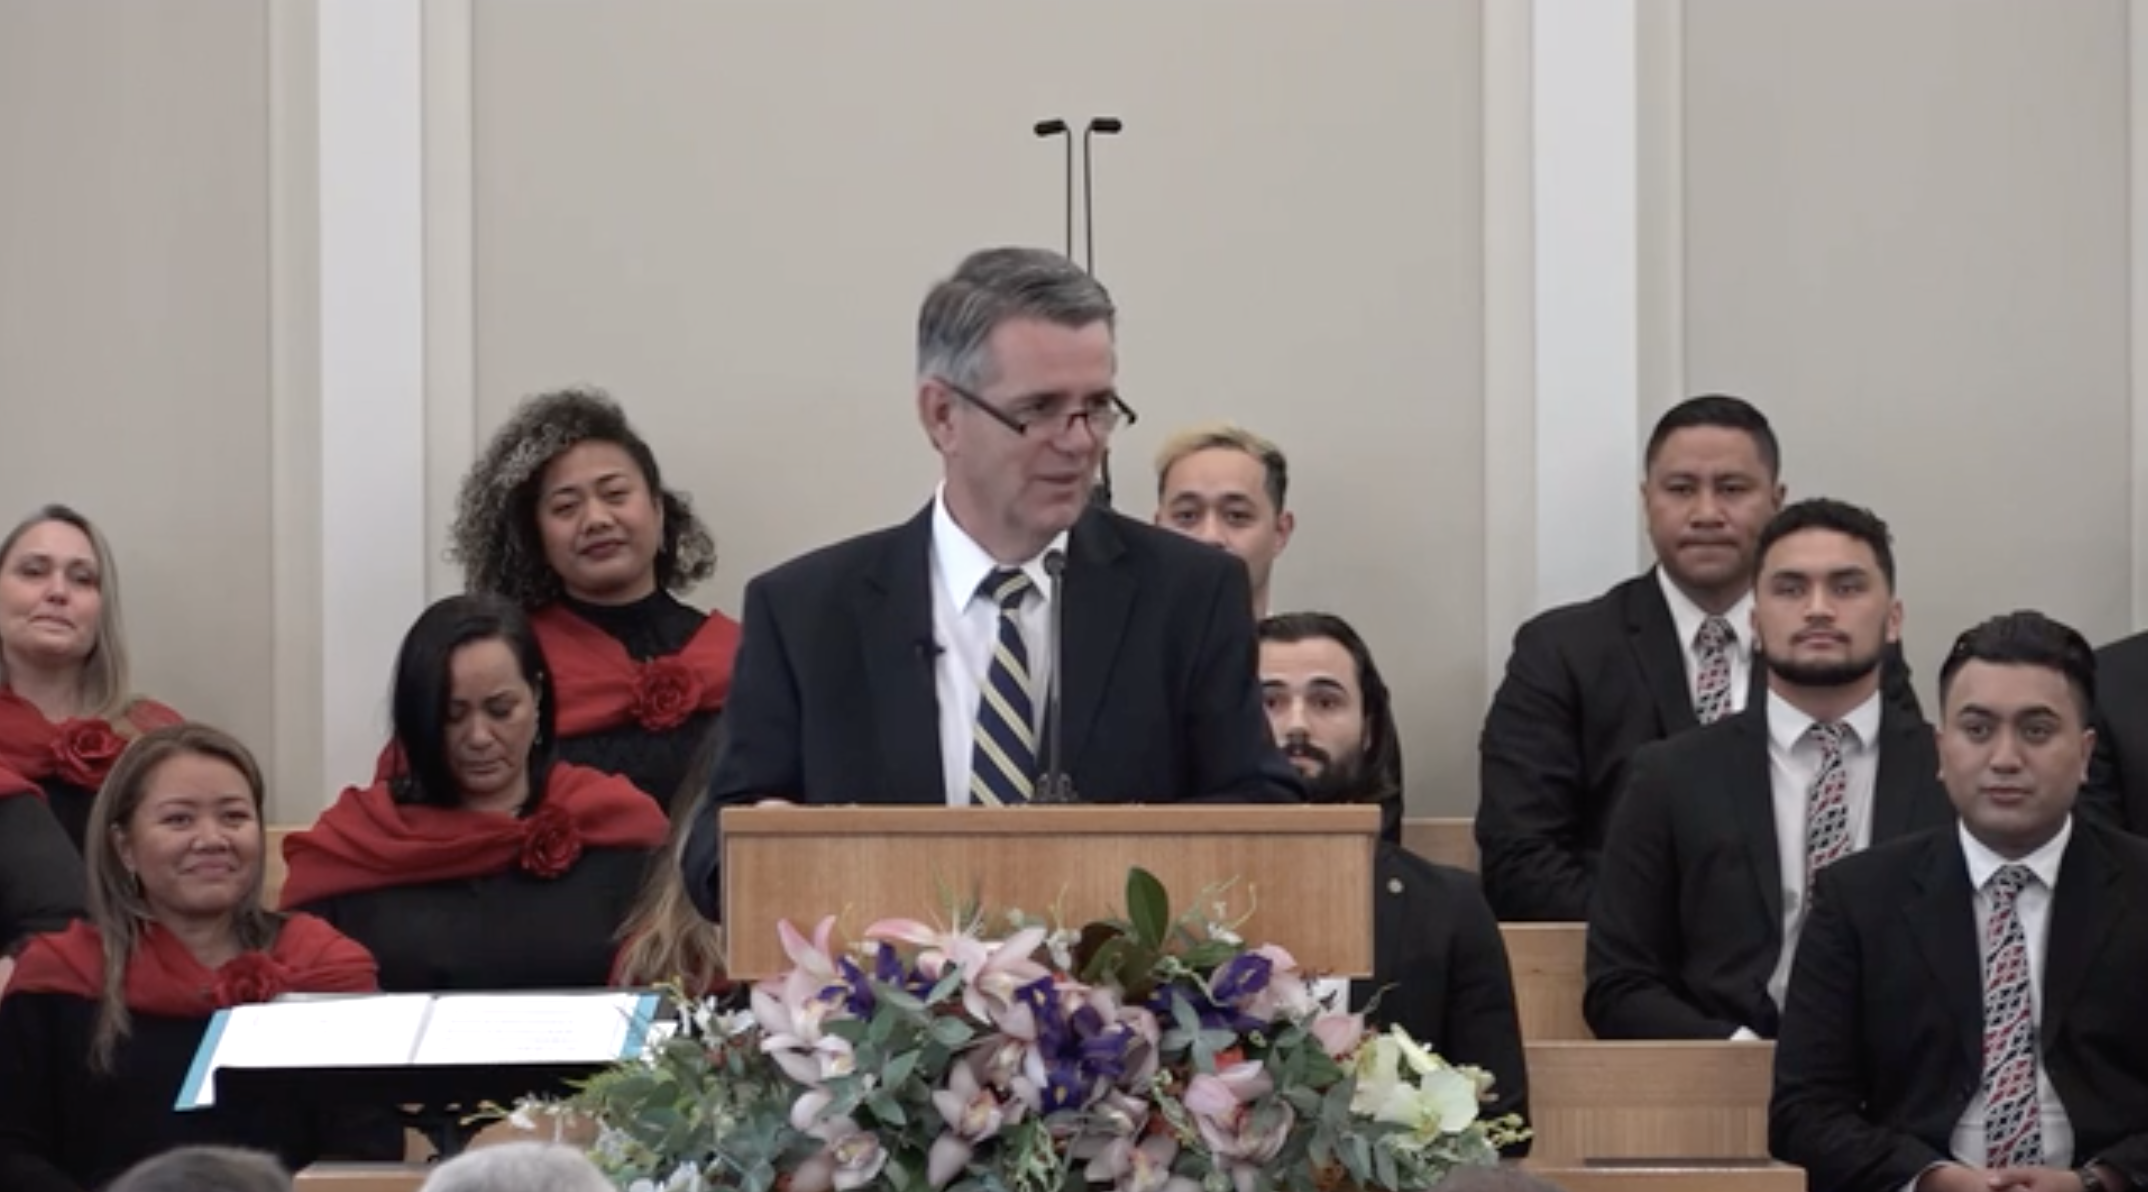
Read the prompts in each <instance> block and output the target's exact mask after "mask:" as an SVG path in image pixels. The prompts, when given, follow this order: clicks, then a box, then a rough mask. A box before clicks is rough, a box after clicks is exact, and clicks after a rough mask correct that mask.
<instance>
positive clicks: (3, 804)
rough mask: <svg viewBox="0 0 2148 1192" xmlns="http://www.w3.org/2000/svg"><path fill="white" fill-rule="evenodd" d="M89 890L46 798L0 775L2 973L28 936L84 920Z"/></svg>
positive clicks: (0, 976)
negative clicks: (84, 906)
mask: <svg viewBox="0 0 2148 1192" xmlns="http://www.w3.org/2000/svg"><path fill="white" fill-rule="evenodd" d="M87 890H88V881H87V879H86V878H85V877H84V876H83V872H82V855H81V854H80V853H78V852H76V851H75V848H74V846H73V845H71V844H69V843H68V841H67V833H66V832H64V831H62V830H61V829H60V824H59V821H58V820H56V819H53V818H52V811H51V810H50V809H49V808H47V807H46V806H45V792H43V791H41V790H39V789H38V788H37V786H36V784H34V783H32V782H31V781H30V780H29V779H27V778H24V777H22V776H20V775H18V774H16V773H15V772H14V771H12V770H4V769H0V969H5V968H8V967H12V963H13V962H12V960H11V958H12V957H13V956H14V955H15V952H16V951H17V950H18V949H19V948H20V947H21V946H22V945H23V944H24V943H26V942H27V941H28V937H29V936H31V935H34V934H37V933H38V932H44V931H58V930H60V929H61V928H63V927H65V926H67V924H68V923H69V922H70V921H71V920H74V919H78V918H80V917H81V916H82V908H83V902H84V899H85V897H86V892H87ZM5 988H7V981H6V979H5V975H4V973H0V989H5Z"/></svg>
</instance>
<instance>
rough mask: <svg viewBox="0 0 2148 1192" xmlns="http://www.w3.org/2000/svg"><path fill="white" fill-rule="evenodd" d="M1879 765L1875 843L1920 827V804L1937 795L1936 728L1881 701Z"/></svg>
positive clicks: (1874, 803) (1874, 802)
mask: <svg viewBox="0 0 2148 1192" xmlns="http://www.w3.org/2000/svg"><path fill="white" fill-rule="evenodd" d="M1879 738H1880V739H1879V769H1878V771H1877V772H1876V773H1874V775H1873V778H1872V843H1873V844H1882V843H1884V842H1886V841H1889V840H1893V839H1894V838H1895V837H1897V836H1906V835H1908V834H1909V833H1911V832H1914V831H1916V830H1917V828H1918V827H1919V826H1920V825H1919V823H1918V817H1917V812H1918V810H1919V807H1918V804H1919V803H1921V802H1923V801H1925V800H1926V799H1930V798H1934V797H1937V796H1936V791H1935V788H1936V787H1937V786H1938V782H1939V780H1938V778H1937V777H1936V775H1937V774H1938V773H1939V756H1938V753H1937V751H1936V747H1935V746H1934V745H1933V744H1932V728H1931V726H1930V725H1928V724H1926V723H1924V722H1923V721H1922V720H1918V719H1916V718H1915V717H1912V716H1909V715H1906V714H1905V713H1903V712H1900V711H1898V710H1896V708H1895V706H1894V704H1893V702H1892V701H1890V700H1884V699H1883V700H1881V701H1880V732H1879Z"/></svg>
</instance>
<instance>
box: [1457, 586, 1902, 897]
mask: <svg viewBox="0 0 2148 1192" xmlns="http://www.w3.org/2000/svg"><path fill="white" fill-rule="evenodd" d="M1739 629H1740V631H1741V632H1742V631H1744V630H1745V627H1744V626H1740V627H1739ZM1883 667H1884V669H1883V672H1882V679H1881V683H1882V688H1883V690H1884V691H1885V693H1886V696H1887V700H1888V702H1889V703H1892V704H1895V705H1897V706H1899V707H1901V708H1903V709H1904V710H1907V711H1910V712H1912V713H1915V712H1917V711H1918V709H1917V697H1916V693H1915V692H1914V691H1913V690H1912V689H1911V687H1910V683H1909V665H1908V663H1907V662H1905V661H1904V660H1903V656H1902V652H1901V649H1900V648H1899V647H1889V649H1888V653H1887V658H1886V661H1885V662H1884V664H1883ZM1751 681H1752V686H1751V688H1750V689H1749V690H1748V693H1747V698H1746V706H1747V707H1751V706H1753V705H1754V704H1755V703H1757V702H1759V701H1760V697H1761V695H1762V694H1763V693H1764V692H1765V690H1766V684H1767V677H1766V674H1765V673H1764V668H1763V666H1762V665H1761V664H1760V662H1759V660H1758V659H1755V660H1754V665H1753V667H1752V680H1751ZM1697 723H1699V722H1698V721H1697V720H1695V719H1694V716H1693V694H1692V689H1691V687H1690V686H1689V685H1688V683H1687V681H1686V663H1685V647H1684V646H1683V645H1681V644H1680V642H1679V640H1678V629H1677V623H1676V622H1675V621H1673V620H1672V619H1671V608H1670V605H1669V604H1667V603H1666V602H1665V601H1664V599H1663V589H1662V588H1661V587H1660V586H1659V582H1658V580H1657V579H1656V574H1655V572H1654V571H1648V572H1644V573H1643V574H1641V575H1639V576H1636V577H1634V578H1633V579H1630V580H1627V581H1626V582H1624V583H1622V584H1619V585H1618V586H1617V587H1614V588H1612V589H1611V590H1610V591H1608V592H1606V593H1604V594H1603V595H1602V596H1599V597H1597V598H1596V599H1594V600H1590V601H1585V602H1583V603H1580V604H1570V605H1566V606H1564V607H1561V608H1555V609H1552V610H1551V611H1550V612H1547V613H1543V614H1541V615H1539V616H1537V617H1536V618H1534V619H1533V620H1531V621H1529V622H1528V623H1527V624H1525V625H1523V626H1522V627H1521V629H1520V630H1519V631H1518V632H1516V633H1515V635H1514V650H1513V653H1512V654H1510V655H1509V656H1508V658H1507V674H1506V679H1505V681H1503V682H1502V683H1500V685H1499V691H1498V693H1497V694H1496V695H1494V696H1493V697H1492V706H1491V711H1490V712H1489V713H1487V714H1486V716H1485V718H1484V732H1483V734H1482V735H1481V736H1480V737H1479V739H1478V756H1479V773H1478V779H1479V781H1478V804H1477V849H1478V852H1479V854H1480V857H1481V859H1480V861H1479V866H1480V868H1481V870H1482V872H1483V874H1484V893H1485V896H1486V897H1487V898H1489V899H1490V900H1491V903H1492V909H1493V910H1494V911H1496V912H1498V914H1499V917H1500V918H1501V919H1506V920H1510V921H1512V920H1539V921H1579V920H1581V919H1586V918H1587V917H1588V913H1589V891H1590V889H1591V888H1592V887H1593V886H1594V885H1595V880H1596V865H1597V858H1598V855H1599V854H1600V853H1601V851H1602V849H1603V841H1604V832H1605V829H1606V828H1607V827H1608V826H1609V824H1610V822H1611V808H1612V805H1613V803H1614V802H1615V801H1616V800H1617V798H1618V794H1619V792H1620V790H1621V789H1623V787H1624V785H1625V776H1626V763H1627V762H1628V761H1629V760H1630V759H1631V758H1632V757H1633V753H1634V751H1635V750H1636V749H1639V748H1640V747H1641V746H1643V745H1645V744H1647V743H1649V742H1650V741H1658V740H1662V739H1663V738H1665V737H1669V736H1672V735H1674V734H1677V733H1680V732H1683V731H1685V730H1686V729H1689V728H1692V727H1694V726H1695V725H1696V724H1697Z"/></svg>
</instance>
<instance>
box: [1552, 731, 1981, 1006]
mask: <svg viewBox="0 0 2148 1192" xmlns="http://www.w3.org/2000/svg"><path fill="white" fill-rule="evenodd" d="M1938 775H1939V751H1938V748H1937V746H1936V745H1935V744H1934V742H1933V739H1932V729H1931V726H1930V725H1928V724H1926V723H1924V721H1922V720H1920V719H1918V718H1916V717H1914V716H1912V715H1910V714H1909V713H1907V712H1903V711H1900V710H1898V709H1896V708H1894V707H1892V706H1891V705H1889V704H1887V703H1886V702H1885V701H1882V702H1881V705H1880V725H1879V771H1878V773H1877V774H1876V775H1875V776H1874V778H1873V787H1872V810H1871V830H1872V838H1871V843H1872V844H1874V845H1878V844H1882V843H1884V842H1886V841H1889V840H1893V839H1896V838H1898V837H1901V836H1904V835H1907V834H1909V833H1911V832H1915V831H1919V830H1922V829H1925V828H1934V827H1941V826H1944V825H1946V824H1950V823H1952V822H1953V821H1954V805H1953V804H1952V803H1951V802H1949V801H1948V799H1947V791H1946V788H1945V787H1944V786H1942V785H1940V782H1939V777H1938ZM1782 921H1783V874H1782V860H1781V857H1780V854H1779V853H1778V852H1777V841H1776V833H1775V797H1774V783H1773V780H1772V776H1771V772H1770V765H1769V760H1768V702H1767V700H1766V699H1765V698H1762V699H1757V700H1754V701H1753V702H1752V703H1751V704H1749V705H1748V706H1747V707H1746V710H1745V711H1743V712H1741V713H1739V714H1738V715H1736V716H1729V717H1725V718H1724V719H1722V720H1719V721H1717V722H1716V723H1714V724H1711V725H1708V726H1707V727H1705V728H1697V729H1694V730H1693V731H1691V732H1689V733H1683V734H1681V735H1679V736H1676V737H1673V738H1671V739H1670V740H1668V741H1658V742H1655V743H1654V744H1650V745H1646V746H1643V747H1642V748H1641V750H1640V752H1638V753H1636V754H1635V755H1634V758H1633V765H1632V766H1631V768H1630V769H1629V771H1628V779H1627V784H1626V793H1625V794H1624V795H1623V796H1621V798H1620V800H1619V806H1618V814H1617V815H1615V816H1613V817H1612V821H1611V833H1610V836H1609V838H1608V839H1607V840H1606V841H1605V843H1604V853H1603V862H1602V869H1601V870H1600V871H1599V873H1598V874H1597V882H1596V896H1595V902H1594V904H1593V905H1592V906H1591V908H1590V913H1589V939H1588V977H1589V984H1588V993H1587V995H1586V996H1585V998H1584V999H1583V1002H1582V1009H1583V1012H1584V1013H1586V1014H1587V1015H1588V1020H1589V1028H1590V1029H1591V1030H1593V1031H1595V1032H1596V1036H1597V1037H1598V1038H1601V1039H1727V1038H1729V1037H1730V1036H1731V1034H1732V1033H1734V1032H1735V1031H1737V1029H1738V1028H1739V1027H1746V1028H1748V1029H1750V1030H1752V1031H1754V1032H1755V1033H1757V1034H1759V1035H1760V1036H1761V1037H1762V1038H1770V1039H1772V1038H1774V1037H1775V1034H1776V1031H1777V1028H1778V1026H1779V1023H1780V1013H1779V1008H1778V1007H1777V1006H1776V1005H1775V1002H1774V1000H1773V999H1772V998H1770V997H1769V996H1768V978H1769V977H1770V976H1771V975H1773V974H1774V972H1775V962H1776V958H1777V957H1778V956H1780V955H1781V954H1782V946H1783V932H1782Z"/></svg>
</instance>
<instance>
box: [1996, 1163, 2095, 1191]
mask: <svg viewBox="0 0 2148 1192" xmlns="http://www.w3.org/2000/svg"><path fill="white" fill-rule="evenodd" d="M1986 1175H1987V1176H1988V1182H1987V1183H1986V1185H1985V1186H1986V1187H1987V1188H1989V1189H1991V1192H2081V1177H2080V1176H2079V1175H2078V1174H2076V1173H2074V1172H2071V1171H2066V1170H2063V1169H2061V1168H2057V1167H2001V1168H1998V1169H1996V1170H1993V1171H1990V1172H1987V1173H1986ZM2112 1186H2113V1187H2118V1186H2119V1185H2116V1184H2114V1185H2112Z"/></svg>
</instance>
